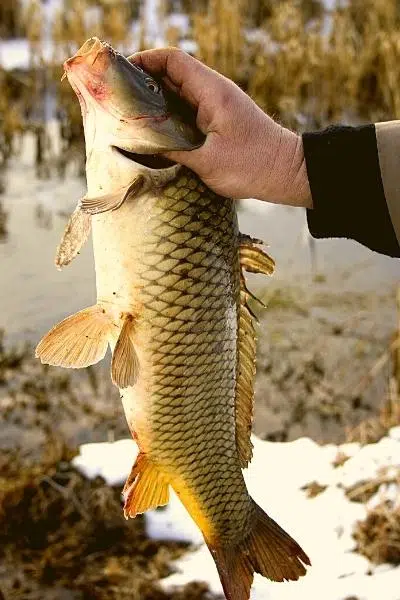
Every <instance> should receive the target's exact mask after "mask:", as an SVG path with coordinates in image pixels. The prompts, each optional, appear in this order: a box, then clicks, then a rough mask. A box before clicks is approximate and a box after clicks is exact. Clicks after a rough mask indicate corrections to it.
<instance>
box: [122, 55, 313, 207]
mask: <svg viewBox="0 0 400 600" xmlns="http://www.w3.org/2000/svg"><path fill="white" fill-rule="evenodd" d="M129 60H130V61H131V62H134V63H135V64H137V65H139V66H140V67H142V68H143V69H144V70H145V71H147V72H149V73H151V74H153V75H156V76H159V77H160V76H161V77H162V78H163V81H164V83H165V84H166V85H167V87H169V88H170V89H172V90H174V91H175V92H176V93H178V94H179V95H180V96H181V97H182V98H184V99H185V100H186V101H187V102H189V103H190V104H191V105H192V106H193V108H194V109H195V110H196V111H197V126H198V127H199V129H200V130H201V131H202V132H203V133H204V134H206V140H205V142H204V144H203V145H202V146H201V147H200V148H198V149H196V150H191V151H190V152H183V151H179V152H177V151H174V152H168V153H167V154H166V156H168V158H170V159H172V160H174V161H176V162H179V163H181V164H183V165H186V166H187V167H189V168H190V169H192V170H193V171H195V172H196V173H197V174H198V175H199V177H200V178H201V179H202V180H203V181H204V182H205V183H206V184H207V185H208V186H209V187H210V188H211V189H212V190H214V191H215V192H217V193H218V194H221V195H222V196H227V197H230V198H236V199H238V198H250V197H252V198H258V199H260V200H269V201H272V202H279V203H281V204H292V205H295V206H306V207H311V206H312V202H311V193H310V189H309V184H308V178H307V171H306V165H305V159H304V153H303V144H302V140H301V137H300V136H298V135H296V134H295V133H293V132H292V131H289V130H288V129H285V128H284V127H282V126H280V125H279V124H278V123H276V122H275V121H273V119H271V118H270V117H269V116H268V115H266V114H265V113H264V112H263V111H262V110H261V109H260V108H259V107H258V106H257V105H256V103H255V102H253V100H251V98H250V97H249V96H247V94H245V93H244V92H243V91H242V90H241V89H240V88H239V87H238V86H237V85H236V84H235V83H233V81H231V80H229V79H227V78H226V77H224V76H223V75H221V74H219V73H217V72H216V71H213V70H212V69H210V68H209V67H207V66H205V65H204V64H202V63H201V62H200V61H198V60H196V59H195V58H193V57H192V56H190V55H189V54H186V53H185V52H183V51H182V50H179V49H177V48H162V49H156V50H146V51H144V52H140V53H137V54H134V55H132V56H130V57H129Z"/></svg>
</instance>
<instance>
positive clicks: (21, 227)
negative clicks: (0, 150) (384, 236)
mask: <svg viewBox="0 0 400 600" xmlns="http://www.w3.org/2000/svg"><path fill="white" fill-rule="evenodd" d="M30 165H32V147H31V145H30V143H29V140H26V141H25V146H24V151H23V154H22V156H21V157H19V158H15V159H14V160H13V162H12V164H11V166H10V168H9V170H8V171H7V174H6V193H5V194H4V195H3V196H0V201H1V202H2V204H3V208H4V210H5V211H6V212H7V213H8V219H7V222H6V228H7V235H6V238H5V239H4V240H3V242H2V243H0V272H1V279H0V282H1V294H0V328H4V329H5V330H6V333H7V340H8V341H9V342H13V341H19V340H29V341H32V342H36V341H37V340H38V339H39V338H40V337H41V335H42V334H43V333H45V332H46V331H47V330H48V329H49V328H50V327H51V326H53V325H54V324H55V323H56V322H58V321H59V320H60V319H62V318H64V317H65V316H68V315H70V314H72V313H74V312H76V311H77V310H80V309H81V308H84V307H86V306H90V305H91V304H93V303H94V302H95V298H96V294H95V277H94V269H93V255H92V249H91V243H90V241H89V243H87V244H86V247H85V248H84V249H83V251H82V253H81V254H80V255H79V256H78V257H77V258H76V259H75V260H74V261H73V263H72V264H71V265H69V266H68V267H66V268H65V269H63V270H62V271H61V272H60V271H57V270H56V268H55V267H54V256H55V251H56V248H57V245H58V243H59V241H60V238H61V235H62V232H63V230H64V227H65V225H66V221H67V218H68V216H69V215H70V214H71V212H72V211H73V209H74V207H75V205H76V202H77V200H78V199H79V198H80V197H81V196H82V195H83V194H84V193H85V182H84V180H83V179H79V178H78V177H76V176H74V175H70V176H68V177H67V178H66V180H65V181H60V180H58V179H57V178H53V179H50V180H45V181H43V180H41V181H40V180H38V179H37V178H36V176H35V172H34V169H33V167H32V166H30ZM239 221H240V225H241V230H242V231H243V232H245V233H248V234H250V235H253V236H255V237H260V238H262V239H264V240H265V241H266V242H267V243H268V244H269V245H270V253H271V255H272V256H274V258H275V260H276V263H277V273H276V276H274V278H273V280H272V282H273V285H287V284H301V285H304V284H306V285H309V286H312V285H319V286H320V287H322V288H324V287H325V288H326V287H329V288H330V289H332V288H333V289H335V290H343V291H346V290H358V291H369V292H371V291H376V292H377V293H379V294H386V293H389V292H390V291H391V290H392V289H393V286H394V285H395V284H396V283H397V282H398V281H399V280H400V263H399V261H398V260H397V259H390V258H388V257H384V256H380V255H378V254H376V253H373V252H371V251H369V250H368V249H366V248H363V247H362V246H361V245H359V244H357V243H355V242H352V241H349V240H322V241H317V242H315V253H316V265H314V270H315V272H316V273H318V274H319V279H320V280H322V281H323V283H319V284H315V283H313V280H312V264H311V260H310V246H309V236H308V233H307V228H306V225H305V215H304V211H303V210H302V209H295V208H287V207H279V206H275V205H270V204H266V203H263V202H259V201H254V200H251V201H250V200H249V201H244V202H242V203H241V205H240V210H239ZM255 280H256V281H255V285H257V284H258V282H261V283H262V284H263V285H265V284H266V281H267V280H266V278H265V277H261V276H255Z"/></svg>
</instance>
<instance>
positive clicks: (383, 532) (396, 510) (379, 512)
mask: <svg viewBox="0 0 400 600" xmlns="http://www.w3.org/2000/svg"><path fill="white" fill-rule="evenodd" d="M353 535H354V538H355V540H356V542H357V548H356V551H357V552H359V553H360V554H363V555H364V556H366V557H367V558H368V559H369V560H370V561H371V562H373V563H375V564H381V563H391V564H394V565H400V506H398V505H397V506H396V505H395V504H394V503H393V502H390V501H385V502H382V503H381V504H379V505H378V506H376V507H375V508H374V509H372V510H370V511H369V512H368V515H367V518H366V519H365V521H359V522H358V523H357V526H356V528H355V530H354V534H353Z"/></svg>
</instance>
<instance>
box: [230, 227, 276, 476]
mask: <svg viewBox="0 0 400 600" xmlns="http://www.w3.org/2000/svg"><path fill="white" fill-rule="evenodd" d="M260 243H261V242H260V240H253V239H252V238H250V237H249V236H245V235H241V236H240V252H239V256H240V267H241V274H240V308H239V331H238V354H237V364H238V366H237V375H236V446H237V450H238V455H239V461H240V466H241V467H242V468H245V467H247V465H248V463H249V462H250V460H251V457H252V454H253V444H252V443H251V427H252V423H253V405H254V379H255V374H256V332H255V328H254V321H255V317H254V315H253V312H252V310H251V308H250V307H249V305H248V301H249V298H253V299H254V300H257V301H258V302H260V301H259V300H258V298H256V297H255V296H254V294H252V293H251V292H250V291H249V290H248V289H247V287H246V280H245V277H244V274H243V270H246V271H252V272H253V273H254V272H255V273H265V274H268V275H271V274H272V272H273V266H274V261H273V259H272V258H270V257H269V256H268V254H266V253H265V252H264V251H263V250H261V249H260V248H258V247H257V245H256V244H260ZM260 304H261V305H263V303H262V302H260Z"/></svg>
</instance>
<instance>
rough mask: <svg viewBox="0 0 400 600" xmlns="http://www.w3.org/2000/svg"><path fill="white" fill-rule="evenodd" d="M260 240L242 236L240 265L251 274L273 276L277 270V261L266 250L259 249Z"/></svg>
mask: <svg viewBox="0 0 400 600" xmlns="http://www.w3.org/2000/svg"><path fill="white" fill-rule="evenodd" d="M256 244H260V240H254V239H253V238H251V237H249V236H247V235H241V236H240V250H239V256H240V265H241V267H242V268H243V269H245V271H249V272H250V273H264V275H272V273H273V272H274V270H275V261H274V259H273V258H271V257H270V256H269V255H268V254H267V253H266V252H264V250H262V249H261V248H258V246H257V245H256Z"/></svg>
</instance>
